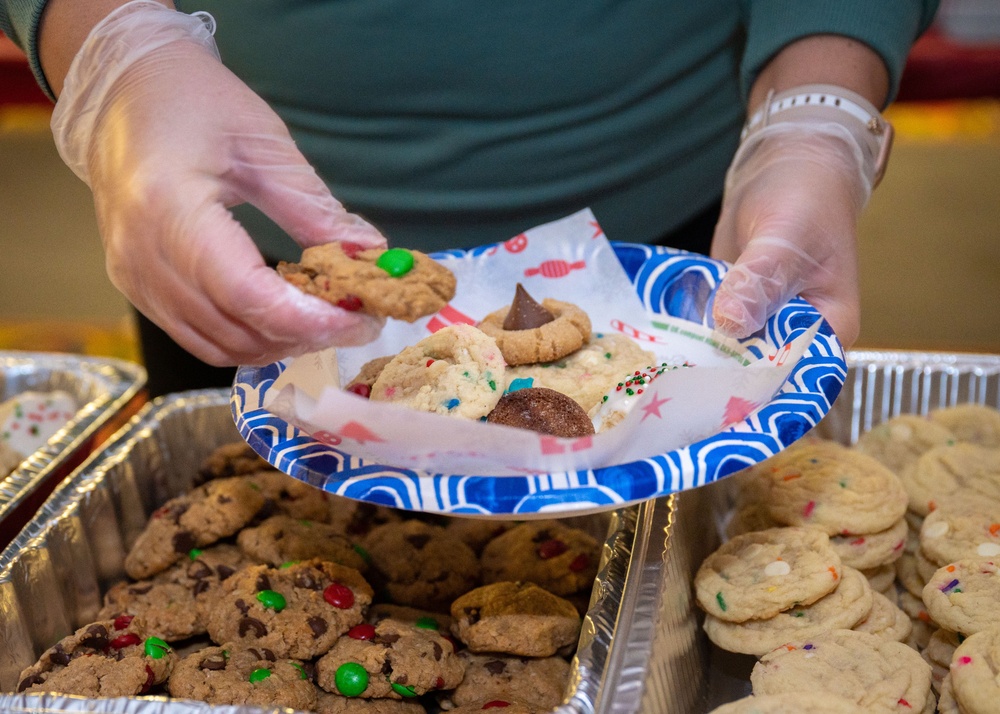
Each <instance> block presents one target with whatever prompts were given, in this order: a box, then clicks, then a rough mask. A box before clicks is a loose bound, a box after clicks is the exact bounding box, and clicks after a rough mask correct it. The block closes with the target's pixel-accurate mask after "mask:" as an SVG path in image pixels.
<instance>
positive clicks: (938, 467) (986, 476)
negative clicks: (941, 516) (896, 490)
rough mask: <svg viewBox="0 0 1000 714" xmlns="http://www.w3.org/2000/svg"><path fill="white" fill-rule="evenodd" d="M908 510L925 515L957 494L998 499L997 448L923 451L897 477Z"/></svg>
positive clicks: (965, 446)
mask: <svg viewBox="0 0 1000 714" xmlns="http://www.w3.org/2000/svg"><path fill="white" fill-rule="evenodd" d="M899 477H900V479H901V480H902V482H903V485H904V487H905V488H906V493H907V494H908V496H909V507H910V510H912V511H914V512H915V513H917V514H918V515H920V516H924V517H925V516H927V514H928V513H930V512H931V511H933V510H934V508H935V507H936V504H937V501H939V500H941V499H943V498H946V497H948V496H951V495H952V494H955V493H957V492H959V491H965V492H974V493H976V494H980V495H983V496H986V497H987V498H992V499H994V500H1000V449H994V448H990V447H986V446H979V445H977V444H966V443H958V444H954V445H952V446H937V447H935V448H933V449H930V450H928V451H927V452H925V453H924V454H923V455H922V456H921V457H920V458H919V459H917V460H916V461H915V462H914V463H913V464H911V465H910V467H909V468H907V469H904V470H903V471H901V472H900V474H899Z"/></svg>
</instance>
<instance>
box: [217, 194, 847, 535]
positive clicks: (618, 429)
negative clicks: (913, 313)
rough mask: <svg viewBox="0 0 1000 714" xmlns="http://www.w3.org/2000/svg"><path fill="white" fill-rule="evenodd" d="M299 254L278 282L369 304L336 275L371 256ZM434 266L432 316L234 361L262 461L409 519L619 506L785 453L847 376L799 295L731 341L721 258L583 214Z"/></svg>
mask: <svg viewBox="0 0 1000 714" xmlns="http://www.w3.org/2000/svg"><path fill="white" fill-rule="evenodd" d="M309 250H315V249H309ZM392 250H398V249H392ZM392 250H389V251H385V253H384V254H383V256H384V255H388V254H389V253H391V252H392ZM308 252H309V251H308V250H307V251H306V252H304V253H303V258H302V263H301V264H296V265H290V266H285V267H284V271H285V274H286V277H287V278H289V279H293V278H294V279H296V280H299V281H300V282H302V281H305V282H304V286H305V288H304V289H306V290H307V291H310V292H312V293H313V294H319V295H322V296H324V297H325V298H326V299H329V300H331V301H332V302H336V303H337V304H349V305H352V306H355V307H358V309H366V308H365V307H364V306H366V305H368V304H369V303H371V302H372V301H373V299H372V298H371V297H368V296H367V295H366V296H363V299H362V298H361V297H357V296H353V295H351V294H345V293H344V291H345V290H350V289H351V287H350V286H351V285H353V284H354V283H351V282H349V281H346V282H345V280H344V279H343V277H344V274H345V273H344V271H346V270H348V269H352V270H354V271H355V272H357V273H358V274H361V272H362V271H368V272H371V270H375V271H377V270H378V269H377V268H372V266H371V261H372V260H375V261H376V263H377V262H378V261H379V260H381V259H382V256H378V257H376V256H375V255H374V254H373V255H368V253H375V252H377V251H374V252H373V251H362V252H361V253H359V254H358V258H357V259H351V258H350V257H348V256H346V255H339V254H338V256H334V257H336V258H337V260H334V257H330V256H326V255H325V254H324V255H322V256H310V255H307V253H308ZM341 252H342V251H341ZM403 252H405V251H403ZM432 257H434V258H435V260H436V261H437V262H435V261H429V262H430V264H431V265H434V266H436V268H437V269H438V271H440V270H444V269H445V268H447V270H446V271H445V272H450V273H452V274H453V275H454V278H455V280H454V282H453V283H451V284H449V290H448V291H445V292H444V293H443V294H440V293H438V292H434V293H433V294H434V295H435V296H436V301H432V300H429V299H424V297H423V293H414V295H413V297H414V299H415V300H417V302H418V303H419V304H420V305H421V306H423V307H424V308H425V310H426V311H425V312H423V313H422V314H423V315H424V317H422V318H414V319H413V321H412V322H407V321H405V320H402V321H401V320H399V319H390V320H388V321H387V322H386V325H385V328H384V329H383V331H382V333H381V336H380V337H379V338H378V340H376V341H375V342H374V343H371V344H368V345H364V346H362V347H352V348H341V349H337V350H332V349H331V350H327V351H325V352H321V353H315V354H310V355H304V356H301V357H298V358H295V359H288V360H283V361H281V362H277V363H274V364H271V365H265V366H253V367H243V368H241V369H240V370H239V371H238V373H237V376H236V380H235V383H234V387H233V401H232V407H233V416H234V418H235V420H236V423H237V426H238V427H239V429H240V433H241V434H242V435H243V437H244V439H245V440H246V441H247V442H248V443H249V444H250V445H251V447H252V448H253V449H254V450H255V451H256V452H257V453H259V454H260V455H261V456H262V457H264V458H265V459H267V460H268V461H269V462H270V463H271V464H273V465H275V466H276V467H277V468H279V469H280V470H282V471H284V472H286V473H288V474H290V475H292V476H294V477H295V478H298V479H300V480H302V481H305V482H307V483H312V484H314V485H317V486H320V487H321V488H324V489H326V490H328V491H331V492H333V493H337V494H340V495H345V496H348V497H350V498H354V499H358V500H365V501H368V502H372V503H376V504H382V505H391V506H394V507H398V508H404V509H408V510H414V511H424V512H436V513H443V514H466V515H475V516H479V517H497V518H506V517H509V516H511V515H515V514H516V516H517V517H518V518H537V517H547V516H551V515H553V514H555V513H559V514H580V513H587V512H595V511H600V510H614V509H616V508H620V507H622V506H624V505H628V504H633V503H639V502H641V501H643V500H646V499H649V498H653V497H659V496H665V495H669V494H671V493H676V492H678V491H682V490H685V489H689V488H693V487H696V486H700V485H703V484H706V483H710V482H712V481H714V480H716V479H719V478H722V477H724V476H726V475H727V474H730V473H733V472H735V471H739V470H741V469H743V468H745V467H746V466H748V465H750V464H753V463H756V462H757V461H760V460H762V459H765V458H767V457H768V456H770V455H772V454H775V453H778V452H779V451H781V450H782V449H783V448H785V447H786V446H788V445H789V444H791V443H793V442H794V441H796V440H797V439H798V438H800V437H801V436H802V435H803V434H805V433H806V432H808V431H809V430H810V429H811V428H813V427H814V426H815V424H816V423H818V422H819V421H820V419H821V418H822V417H823V416H824V415H825V414H826V413H827V411H828V410H829V408H830V405H831V404H832V403H833V400H834V399H835V398H836V396H837V394H838V393H839V391H840V388H841V385H842V383H843V379H844V374H845V371H846V367H845V363H844V358H843V352H842V350H841V348H840V345H839V343H838V342H837V339H836V337H835V336H834V335H833V334H832V332H831V331H830V329H829V327H828V326H827V325H826V323H825V322H823V321H822V319H821V317H820V315H819V313H818V312H816V310H815V309H814V308H813V307H812V306H811V305H809V304H808V303H807V302H805V301H804V300H801V299H798V298H796V299H793V300H791V301H790V302H789V303H788V304H786V305H785V306H783V307H782V309H780V310H779V311H778V312H777V313H776V314H775V315H774V316H773V317H772V318H771V319H770V320H769V321H768V323H767V325H766V326H765V327H764V328H763V329H762V330H761V331H760V332H759V333H758V334H755V335H753V336H751V337H749V338H747V339H744V340H733V339H728V338H725V337H723V336H722V335H720V334H719V333H717V332H715V331H714V330H713V324H714V323H713V321H712V302H713V296H714V294H715V290H716V288H717V287H718V284H719V282H720V281H721V279H722V277H723V275H724V274H725V272H726V269H727V268H726V265H725V264H724V263H722V262H719V261H714V260H711V259H709V258H707V257H705V256H700V255H696V254H692V253H686V252H683V251H676V250H672V249H669V248H662V247H656V246H645V245H634V244H628V243H612V242H610V241H608V239H607V238H606V237H605V236H604V235H603V233H602V231H601V229H600V226H599V225H598V223H597V221H596V220H595V219H594V216H593V214H592V213H590V212H589V211H582V212H580V213H578V214H574V215H572V216H569V217H567V218H565V219H562V220H560V221H556V222H553V223H550V224H546V225H543V226H539V227H536V228H533V229H531V230H528V231H526V232H525V233H523V234H521V235H519V236H516V237H515V238H512V239H510V240H509V241H507V242H505V243H502V244H497V245H492V246H483V247H481V248H477V249H474V250H470V251H450V252H448V253H443V254H436V255H435V256H432ZM416 258H419V260H417V259H416ZM416 258H415V259H412V260H411V263H412V266H411V269H410V270H411V272H409V273H406V274H404V275H403V278H409V277H411V276H412V275H415V274H416V273H418V272H420V271H424V272H425V273H426V280H427V281H428V282H430V283H433V284H434V285H436V286H437V285H438V283H439V282H440V281H439V280H438V278H437V277H436V274H431V273H429V272H427V271H426V269H425V268H426V264H427V262H428V259H427V256H421V255H417V256H416ZM352 263H357V264H360V267H355V266H353V265H352ZM345 264H346V267H345ZM368 272H364V275H367V274H368ZM415 279H416V278H414V280H415ZM386 281H388V282H389V283H390V284H391V283H393V278H391V277H388V274H387V273H385V272H383V277H382V278H381V282H386ZM296 284H298V283H296ZM404 288H405V289H407V290H408V289H410V288H411V285H410V284H409V283H407V284H405V285H402V286H401V288H400V289H401V290H402V289H404ZM411 292H412V291H411ZM407 294H408V293H406V292H405V291H404V292H403V293H401V295H403V297H401V298H400V299H403V300H404V301H405V299H406V297H405V296H406V295H407ZM371 309H372V310H374V311H375V314H381V313H378V311H377V310H378V308H377V306H376V307H373V308H371ZM406 319H407V320H409V319H410V317H407V318H406Z"/></svg>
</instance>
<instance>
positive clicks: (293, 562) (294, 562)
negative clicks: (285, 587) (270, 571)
mask: <svg viewBox="0 0 1000 714" xmlns="http://www.w3.org/2000/svg"><path fill="white" fill-rule="evenodd" d="M298 564H299V561H297V560H286V561H285V562H284V563H282V564H281V565H279V566H278V569H279V570H284V569H285V568H290V567H292V566H293V565H298Z"/></svg>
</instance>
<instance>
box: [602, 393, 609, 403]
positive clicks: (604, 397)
mask: <svg viewBox="0 0 1000 714" xmlns="http://www.w3.org/2000/svg"><path fill="white" fill-rule="evenodd" d="M601 401H602V402H606V401H608V395H607V394H605V395H604V396H603V397H601Z"/></svg>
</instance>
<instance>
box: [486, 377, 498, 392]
mask: <svg viewBox="0 0 1000 714" xmlns="http://www.w3.org/2000/svg"><path fill="white" fill-rule="evenodd" d="M487 384H488V385H490V389H492V390H493V391H494V392H495V391H497V383H496V382H495V381H493V380H492V379H491V380H490V381H489V382H487Z"/></svg>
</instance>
